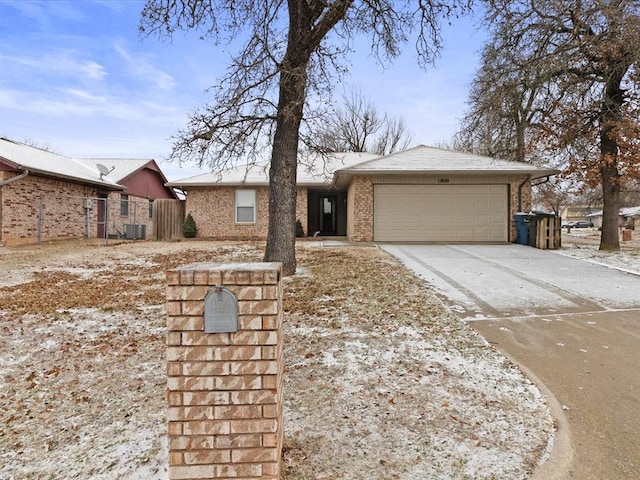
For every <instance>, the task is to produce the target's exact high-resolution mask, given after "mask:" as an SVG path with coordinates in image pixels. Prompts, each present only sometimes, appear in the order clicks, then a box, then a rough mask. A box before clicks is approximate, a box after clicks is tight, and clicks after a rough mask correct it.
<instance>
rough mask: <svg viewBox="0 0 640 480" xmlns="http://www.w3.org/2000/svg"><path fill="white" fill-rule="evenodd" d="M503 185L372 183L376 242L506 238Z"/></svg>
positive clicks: (470, 240)
mask: <svg viewBox="0 0 640 480" xmlns="http://www.w3.org/2000/svg"><path fill="white" fill-rule="evenodd" d="M507 187H508V186H507V185H374V209H373V212H374V219H373V226H374V233H373V240H374V241H376V242H472V243H475V242H507V241H508V229H509V202H508V198H509V197H508V188H507Z"/></svg>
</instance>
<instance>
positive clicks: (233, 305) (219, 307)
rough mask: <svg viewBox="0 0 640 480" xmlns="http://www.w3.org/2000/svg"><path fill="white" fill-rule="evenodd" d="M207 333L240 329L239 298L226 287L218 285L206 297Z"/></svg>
mask: <svg viewBox="0 0 640 480" xmlns="http://www.w3.org/2000/svg"><path fill="white" fill-rule="evenodd" d="M204 331H205V333H225V332H237V331H238V299H237V298H236V296H235V295H234V294H233V293H232V292H231V291H229V290H227V289H226V288H222V287H220V286H216V287H215V288H213V289H211V290H210V291H209V292H208V293H207V296H206V297H204Z"/></svg>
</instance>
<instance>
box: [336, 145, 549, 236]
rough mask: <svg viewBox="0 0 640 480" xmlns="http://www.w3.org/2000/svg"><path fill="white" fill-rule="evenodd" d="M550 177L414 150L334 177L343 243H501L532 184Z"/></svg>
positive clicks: (460, 155) (527, 202)
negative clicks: (341, 201)
mask: <svg viewBox="0 0 640 480" xmlns="http://www.w3.org/2000/svg"><path fill="white" fill-rule="evenodd" d="M557 173H559V171H558V170H554V169H541V168H538V167H535V166H533V165H529V164H525V163H516V162H509V161H505V160H498V159H495V158H490V157H483V156H480V155H473V154H470V153H465V152H456V151H451V150H443V149H440V148H433V147H426V146H424V145H420V146H417V147H414V148H410V149H409V150H404V151H402V152H397V153H393V154H391V155H386V156H383V157H378V158H375V159H372V160H369V161H365V162H362V163H359V164H356V165H353V166H350V167H347V168H343V169H340V170H337V171H336V172H335V174H334V185H336V186H337V187H339V188H346V189H347V238H348V239H349V240H351V241H354V242H372V241H373V242H425V243H427V242H443V243H448V242H451V243H507V242H515V240H516V228H515V222H514V220H513V218H514V215H515V214H516V213H517V212H521V211H529V210H530V209H531V186H532V181H534V180H536V179H544V178H548V177H550V176H552V175H555V174H557ZM536 181H542V182H544V181H545V180H536Z"/></svg>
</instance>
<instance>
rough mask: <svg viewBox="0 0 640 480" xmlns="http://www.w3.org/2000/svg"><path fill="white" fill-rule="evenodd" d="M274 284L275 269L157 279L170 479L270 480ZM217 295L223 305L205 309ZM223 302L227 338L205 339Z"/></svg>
mask: <svg viewBox="0 0 640 480" xmlns="http://www.w3.org/2000/svg"><path fill="white" fill-rule="evenodd" d="M281 277H282V275H281V265H280V264H279V263H246V264H245V263H242V264H204V263H198V264H192V265H189V266H185V267H181V268H176V269H174V270H170V271H169V272H167V327H168V333H167V376H168V377H167V402H168V419H169V423H168V437H169V478H170V479H171V480H178V479H239V478H241V479H243V480H250V479H273V480H277V479H279V476H280V464H281V452H282V441H283V432H284V429H283V425H282V405H283V380H284V378H283V361H282V334H281V328H282V318H283V314H282V280H281ZM211 292H213V293H211ZM221 292H222V293H224V294H225V298H222V300H224V302H226V303H225V304H220V305H221V306H220V307H219V306H218V305H217V304H216V303H210V302H211V300H210V298H212V299H213V302H215V301H217V300H216V298H217V297H216V295H217V294H218V293H220V294H221ZM205 299H206V302H205ZM205 304H206V306H205ZM230 304H235V308H236V309H237V316H236V319H235V320H236V321H237V331H225V332H214V333H207V332H205V323H206V324H207V331H208V332H210V331H211V324H212V323H211V322H212V319H213V321H214V323H215V322H217V321H218V318H217V317H216V315H218V314H219V313H220V312H222V314H223V315H227V313H229V312H228V310H229V305H230ZM227 320H229V318H224V319H223V321H224V322H226V321H227ZM231 320H233V319H231ZM224 322H223V323H224ZM215 329H216V327H215V325H214V330H215ZM223 329H226V327H223ZM231 330H233V328H232V329H231Z"/></svg>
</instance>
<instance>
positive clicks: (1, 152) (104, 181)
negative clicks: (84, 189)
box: [0, 138, 124, 190]
mask: <svg viewBox="0 0 640 480" xmlns="http://www.w3.org/2000/svg"><path fill="white" fill-rule="evenodd" d="M0 160H5V161H6V162H8V164H9V165H11V166H12V167H13V168H16V169H19V170H28V171H29V172H30V173H37V174H40V175H46V176H50V177H56V178H62V179H65V180H70V181H74V182H79V183H88V184H91V185H96V186H99V187H102V188H106V189H108V190H122V189H124V187H123V186H121V185H118V184H117V183H116V182H114V181H113V180H111V179H109V178H106V177H104V178H100V172H99V171H98V169H97V168H95V167H94V168H91V167H89V166H87V165H86V164H84V163H83V162H82V161H81V160H78V159H75V158H70V157H66V156H64V155H60V154H58V153H53V152H49V151H46V150H42V149H40V148H36V147H31V146H29V145H25V144H23V143H19V142H15V141H13V140H9V139H6V138H0Z"/></svg>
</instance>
